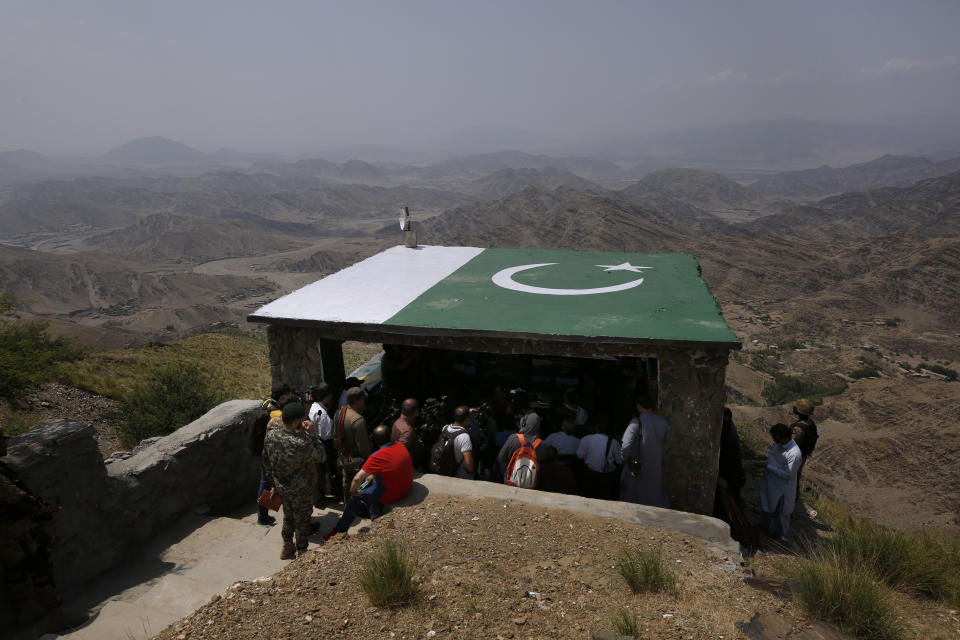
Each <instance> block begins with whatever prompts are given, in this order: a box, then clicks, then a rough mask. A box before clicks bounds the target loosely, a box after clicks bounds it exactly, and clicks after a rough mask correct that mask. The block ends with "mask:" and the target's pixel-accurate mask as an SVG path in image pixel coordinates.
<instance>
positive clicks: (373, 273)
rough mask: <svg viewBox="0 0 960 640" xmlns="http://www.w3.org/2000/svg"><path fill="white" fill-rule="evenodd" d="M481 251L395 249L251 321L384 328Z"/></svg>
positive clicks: (293, 296)
mask: <svg viewBox="0 0 960 640" xmlns="http://www.w3.org/2000/svg"><path fill="white" fill-rule="evenodd" d="M482 251H483V249H479V248H476V247H432V246H423V245H421V246H419V247H417V248H416V249H408V248H407V247H391V248H389V249H387V250H386V251H383V252H381V253H378V254H377V255H375V256H372V257H370V258H367V259H366V260H363V261H362V262H358V263H357V264H354V265H352V266H349V267H347V268H346V269H344V270H342V271H338V272H336V273H334V274H332V275H329V276H327V277H326V278H323V279H322V280H317V281H316V282H314V283H313V284H308V285H307V286H305V287H303V288H302V289H297V290H296V291H294V292H293V293H290V294H288V295H285V296H283V297H282V298H279V299H277V300H274V301H273V302H271V303H270V304H267V305H264V306H263V307H261V308H260V309H258V310H257V311H256V312H254V314H253V315H255V316H259V317H263V318H278V319H279V318H282V319H286V320H318V321H322V322H349V323H356V324H382V323H383V322H385V321H386V320H388V319H389V318H392V317H393V316H394V315H396V314H397V313H398V312H399V311H400V310H401V309H403V308H404V307H406V306H407V305H408V304H410V303H411V302H413V301H414V300H416V299H417V298H418V297H419V296H420V295H422V294H423V293H424V292H425V291H426V290H427V289H429V288H430V287H432V286H433V285H435V284H436V283H438V282H440V281H441V280H443V279H444V278H446V277H447V276H449V275H450V274H452V273H453V272H454V271H456V270H457V269H459V268H460V267H462V266H463V265H465V264H466V263H467V262H469V261H470V260H472V259H473V258H474V257H476V256H477V255H479V254H480V253H481V252H482Z"/></svg>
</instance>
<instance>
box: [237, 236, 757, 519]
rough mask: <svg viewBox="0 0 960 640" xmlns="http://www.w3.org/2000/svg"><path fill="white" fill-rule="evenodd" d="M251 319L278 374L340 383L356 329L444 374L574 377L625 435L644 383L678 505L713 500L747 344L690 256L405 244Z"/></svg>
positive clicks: (508, 380)
mask: <svg viewBox="0 0 960 640" xmlns="http://www.w3.org/2000/svg"><path fill="white" fill-rule="evenodd" d="M248 320H249V321H251V322H261V323H266V324H267V325H268V327H267V335H268V340H269V346H270V371H271V376H272V378H273V380H274V381H275V382H277V381H283V382H288V383H290V384H292V385H295V386H298V387H300V388H303V387H305V386H307V385H309V384H311V383H314V382H316V381H318V380H320V379H325V380H326V381H327V382H329V383H331V384H332V385H334V386H338V385H340V384H342V382H343V379H344V373H343V353H342V348H341V345H342V343H343V342H344V341H346V340H355V341H361V342H374V343H383V344H387V345H399V346H400V348H405V349H407V350H413V351H415V352H418V353H427V354H430V357H431V358H434V360H433V362H434V365H435V363H436V360H435V359H436V358H440V362H441V363H442V364H443V367H441V368H439V369H438V368H437V367H436V366H434V369H433V371H434V372H435V374H434V375H435V377H436V378H441V377H446V376H447V375H450V376H454V375H458V374H463V375H468V376H469V375H477V376H483V375H487V379H488V380H489V379H493V380H495V381H497V382H498V383H499V384H501V385H511V384H521V386H524V385H529V386H528V387H527V388H530V387H533V388H534V389H535V388H536V387H537V385H541V387H544V386H546V385H555V386H567V387H569V386H577V387H579V388H580V389H581V390H583V391H585V392H586V393H584V396H585V397H590V398H597V399H598V400H597V402H596V403H595V405H594V406H591V407H590V409H591V417H592V418H593V419H594V420H607V421H609V423H610V426H611V433H614V434H616V435H617V436H619V435H620V434H621V433H622V432H623V429H624V428H625V427H626V424H627V423H626V420H627V416H626V415H624V412H623V411H624V409H625V408H626V410H629V407H630V405H631V402H632V397H633V393H634V392H635V391H637V390H641V389H646V390H647V391H649V392H650V393H651V394H652V395H653V396H654V397H655V398H658V400H659V404H660V407H661V412H662V414H663V415H664V417H665V418H666V419H667V421H668V422H669V424H670V426H671V438H670V441H669V442H668V444H667V448H666V451H665V452H664V461H663V475H664V483H665V486H666V489H667V493H668V496H669V498H670V504H671V506H672V507H673V508H675V509H682V510H685V511H692V512H697V513H707V514H709V513H710V512H711V511H712V508H713V495H714V490H715V483H716V476H717V460H718V451H719V443H720V429H721V422H722V415H723V414H722V412H723V404H724V394H725V385H724V382H725V373H726V365H727V358H728V354H729V351H730V350H731V349H739V348H740V341H739V340H738V339H737V337H736V336H735V335H734V334H733V332H732V331H731V330H730V329H729V328H728V327H727V324H726V322H725V321H724V319H723V316H722V315H721V313H720V310H719V308H718V307H717V304H716V302H715V300H714V299H713V296H712V295H711V294H710V291H709V289H708V288H707V285H706V283H705V282H704V281H703V279H702V278H701V277H700V266H699V264H698V263H697V261H696V260H695V259H694V257H693V256H691V255H689V254H635V253H607V252H586V251H547V250H517V249H479V248H473V247H436V246H420V247H416V248H407V247H402V246H398V247H392V248H390V249H387V250H386V251H383V252H381V253H379V254H377V255H374V256H372V257H370V258H367V259H366V260H363V261H361V262H359V263H357V264H354V265H352V266H350V267H347V268H346V269H343V270H342V271H339V272H337V273H334V274H333V275H330V276H328V277H326V278H323V279H321V280H318V281H317V282H314V283H312V284H310V285H307V286H305V287H303V288H301V289H299V290H297V291H294V292H293V293H291V294H289V295H286V296H284V297H282V298H280V299H278V300H276V301H274V302H271V303H269V304H267V305H265V306H264V307H262V308H260V309H259V310H257V311H256V312H255V313H253V314H252V315H250V316H249V318H248ZM517 378H521V380H517ZM621 422H622V424H621Z"/></svg>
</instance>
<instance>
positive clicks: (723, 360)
mask: <svg viewBox="0 0 960 640" xmlns="http://www.w3.org/2000/svg"><path fill="white" fill-rule="evenodd" d="M657 360H658V363H659V371H660V373H659V387H660V389H659V392H660V404H661V406H660V409H661V414H662V415H663V417H664V418H666V419H667V422H668V423H669V424H670V440H669V441H668V443H667V445H666V447H665V450H664V453H663V481H664V485H665V487H666V490H667V496H668V497H669V499H670V507H671V508H673V509H682V510H684V511H692V512H694V513H704V514H710V513H712V512H713V497H714V491H715V490H716V484H717V469H718V461H719V453H720V429H721V426H722V423H723V404H724V398H725V394H726V386H725V382H726V367H727V354H726V351H720V350H703V349H691V350H681V349H667V348H663V349H660V350H659V352H658V355H657Z"/></svg>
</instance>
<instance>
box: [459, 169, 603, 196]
mask: <svg viewBox="0 0 960 640" xmlns="http://www.w3.org/2000/svg"><path fill="white" fill-rule="evenodd" d="M532 186H540V187H545V188H547V189H556V188H557V187H569V188H571V189H579V190H581V191H588V190H590V189H597V188H599V187H598V186H597V185H596V184H594V183H593V182H590V181H589V180H587V179H585V178H581V177H580V176H578V175H576V174H574V173H570V172H569V171H563V170H562V169H555V168H554V167H546V168H544V169H542V170H537V169H501V170H500V171H496V172H494V173H491V174H490V175H488V176H484V177H482V178H478V179H476V180H474V181H472V182H471V183H470V184H469V185H468V186H467V188H466V189H465V191H467V192H468V193H470V194H473V195H476V196H477V197H479V198H481V199H483V200H496V199H499V198H503V197H505V196H508V195H510V194H511V193H516V192H517V191H522V190H523V189H525V188H527V187H532Z"/></svg>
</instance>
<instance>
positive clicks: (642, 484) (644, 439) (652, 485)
mask: <svg viewBox="0 0 960 640" xmlns="http://www.w3.org/2000/svg"><path fill="white" fill-rule="evenodd" d="M636 404H637V414H638V415H637V417H636V418H634V419H633V420H631V421H630V424H628V425H627V430H626V431H624V432H623V458H624V462H625V463H626V464H624V465H623V473H622V474H621V475H620V499H621V500H622V501H624V502H633V503H635V504H646V505H650V506H653V507H663V508H664V509H668V508H669V507H670V501H669V500H668V499H667V492H666V491H665V490H664V488H663V475H662V472H661V459H662V457H663V446H664V443H665V442H666V440H667V438H668V437H669V435H670V426H669V425H668V424H667V421H666V420H664V419H663V418H662V417H660V416H658V415H657V414H656V413H654V412H653V407H655V406H656V405H655V404H654V401H653V399H652V398H650V397H649V396H648V395H646V394H641V395H639V396H638V397H637V399H636Z"/></svg>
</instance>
